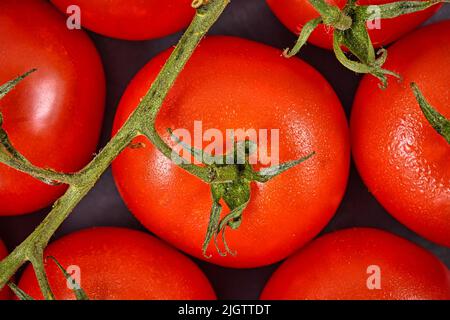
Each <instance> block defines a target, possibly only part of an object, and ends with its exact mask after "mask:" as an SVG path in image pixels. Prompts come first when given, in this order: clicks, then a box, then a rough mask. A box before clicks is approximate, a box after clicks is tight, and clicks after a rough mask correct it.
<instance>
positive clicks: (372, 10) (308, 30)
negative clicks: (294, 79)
mask: <svg viewBox="0 0 450 320" xmlns="http://www.w3.org/2000/svg"><path fill="white" fill-rule="evenodd" d="M308 1H309V2H310V3H311V5H312V6H313V7H314V8H315V9H316V10H317V12H318V13H319V14H320V18H316V19H313V20H310V21H309V22H307V23H306V24H305V25H304V26H303V28H302V31H301V32H300V35H299V38H298V40H297V43H296V44H295V46H294V48H293V49H292V50H289V49H286V50H285V51H284V55H285V56H286V57H288V58H290V57H292V56H293V55H295V54H297V53H298V52H299V51H300V49H301V48H302V47H303V45H304V44H305V43H306V41H307V40H308V38H309V36H310V35H311V34H312V32H313V31H314V29H315V28H316V27H317V26H318V25H319V24H321V23H322V24H323V25H326V26H329V27H332V28H333V29H334V30H333V39H334V40H333V50H334V52H335V55H336V58H337V59H338V61H339V62H340V63H341V64H342V65H344V66H345V67H346V68H348V69H350V70H352V71H354V72H357V73H368V74H371V75H373V76H375V77H377V78H378V79H379V80H380V81H381V85H380V87H381V88H385V87H386V86H387V82H388V81H387V80H388V79H387V76H388V75H390V76H393V77H396V78H400V76H399V75H397V74H396V73H395V72H392V71H390V70H386V69H383V64H384V61H385V56H386V54H384V56H380V57H377V56H376V55H375V49H374V47H373V44H372V41H371V39H370V36H369V32H368V30H367V22H368V21H371V20H374V18H379V19H389V18H395V17H399V16H402V15H405V14H410V13H414V12H419V11H423V10H426V9H428V8H430V7H432V6H434V5H437V4H439V3H444V2H449V1H450V0H431V1H400V2H392V3H387V4H383V5H371V6H360V5H358V4H357V3H356V1H355V0H348V2H347V4H346V6H345V7H344V9H342V10H341V9H340V8H338V7H337V6H334V5H331V4H328V3H327V2H325V0H308ZM374 15H375V16H374ZM344 47H345V48H346V49H347V50H348V51H349V52H350V53H352V54H353V56H354V57H356V61H355V60H351V59H350V58H349V57H347V55H346V53H345V52H344V51H343V49H342V48H344Z"/></svg>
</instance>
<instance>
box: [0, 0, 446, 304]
mask: <svg viewBox="0 0 450 320" xmlns="http://www.w3.org/2000/svg"><path fill="white" fill-rule="evenodd" d="M449 18H450V5H446V6H444V8H443V9H441V11H439V12H438V13H437V14H436V15H435V16H434V17H433V18H432V19H431V20H430V21H429V22H427V23H430V22H434V21H438V20H443V19H449ZM210 33H211V34H220V35H233V36H239V37H242V38H246V39H251V40H255V41H258V42H262V43H265V44H268V45H271V46H274V47H277V48H280V49H284V48H287V47H291V46H292V45H293V44H294V42H295V40H296V37H295V36H294V35H293V34H292V33H290V32H289V31H288V30H287V29H286V28H285V27H284V26H283V25H282V24H281V23H280V22H279V21H278V20H277V19H276V18H275V16H274V15H273V14H272V13H271V11H270V10H269V8H268V7H267V5H266V3H265V1H264V0H233V1H232V3H231V5H230V6H229V7H228V9H227V10H226V11H225V13H224V14H223V16H222V17H221V18H220V20H219V21H218V22H217V23H216V24H215V25H214V27H213V28H212V30H211V32H210ZM90 35H91V37H92V39H93V40H94V42H95V44H96V46H97V48H98V50H99V52H100V54H101V56H102V59H103V63H104V67H105V72H106V77H107V86H108V95H107V105H106V115H105V122H104V127H103V132H102V138H101V145H102V146H103V145H104V144H105V143H106V142H107V141H108V140H109V137H110V132H111V126H112V122H113V118H114V113H115V110H116V106H117V104H118V102H119V100H120V97H121V96H122V94H123V92H124V90H125V88H126V86H127V84H128V83H129V81H130V80H131V79H132V77H133V76H134V75H135V74H136V73H137V71H138V70H140V69H141V68H142V67H143V66H144V65H145V64H146V63H147V62H148V61H149V60H150V59H151V58H152V57H154V56H155V55H156V54H158V53H159V52H161V51H163V50H165V49H167V48H169V47H170V46H172V45H174V44H176V42H177V40H178V39H179V37H180V36H181V33H178V34H175V35H172V36H169V37H166V38H163V39H158V40H150V41H139V42H128V41H121V40H114V39H110V38H106V37H102V36H99V35H97V34H94V33H90ZM300 56H301V57H302V58H303V59H304V60H306V61H307V62H308V63H310V64H311V65H313V66H314V67H315V68H316V69H318V70H319V71H320V72H321V73H322V74H323V75H324V76H325V78H326V79H328V81H329V82H330V83H331V85H332V86H333V87H334V89H335V90H336V92H337V94H338V96H339V97H340V99H341V101H342V104H343V105H344V108H345V110H346V113H347V115H349V114H350V110H351V106H352V101H353V96H354V94H355V91H356V88H357V86H358V82H359V79H360V77H359V76H357V75H356V74H354V73H353V72H351V71H348V70H346V69H345V68H344V67H342V66H341V65H340V64H339V63H338V62H337V60H336V59H335V57H334V55H333V54H332V53H331V52H328V51H326V50H323V49H319V48H316V47H314V46H312V45H308V46H306V47H305V48H304V50H303V51H302V53H301V54H300ZM47 212H48V209H47V210H43V211H41V212H37V213H35V214H31V215H26V216H22V217H11V218H10V217H3V218H0V238H2V239H3V240H4V241H5V243H6V245H7V246H8V247H9V249H12V248H14V247H15V246H16V245H18V244H19V243H20V242H21V241H22V240H24V239H25V237H26V236H27V235H29V234H30V233H31V232H32V231H33V230H34V228H35V227H36V226H37V225H38V224H39V222H40V221H41V220H42V219H43V217H44V216H45V215H46V213H47ZM92 226H122V227H128V228H133V229H139V230H145V229H143V227H142V226H141V225H140V224H139V222H138V221H137V220H136V219H135V218H134V217H133V215H132V214H131V213H130V212H129V211H128V210H127V208H126V207H125V205H124V203H123V202H122V200H121V198H120V196H119V194H118V192H117V190H116V187H115V185H114V181H113V178H112V175H111V172H110V171H108V172H107V173H106V174H105V175H103V177H102V178H101V179H100V181H99V182H98V184H97V186H96V187H95V188H94V189H93V190H92V191H91V193H90V194H89V195H88V196H87V197H86V198H85V199H84V200H83V201H82V202H81V203H80V204H79V205H78V207H77V208H76V209H75V211H74V212H73V213H72V215H71V216H70V217H69V218H68V219H67V221H65V222H64V224H63V225H62V227H61V228H60V230H59V231H58V232H57V233H56V235H55V238H59V237H61V236H63V235H65V234H68V233H70V232H73V231H76V230H79V229H83V228H87V227H92ZM354 226H370V227H378V228H382V229H384V230H388V231H391V232H393V233H395V234H398V235H400V236H403V237H405V238H407V239H409V240H411V241H413V242H415V243H418V244H419V245H421V246H423V247H425V248H426V249H428V250H430V251H432V252H433V253H434V254H435V255H436V256H438V257H439V258H440V259H441V260H442V261H443V262H444V263H446V265H447V266H449V267H450V249H449V248H445V247H441V246H438V245H435V244H433V243H431V242H429V241H427V240H424V239H423V238H421V237H419V236H418V235H416V234H415V233H413V232H412V231H410V230H408V229H407V228H405V227H404V226H402V225H401V224H400V223H398V222H397V221H396V220H394V219H393V218H392V217H391V216H390V215H389V214H388V213H386V211H385V210H384V209H383V208H382V207H381V206H380V204H378V203H377V201H376V200H375V198H374V197H373V196H372V195H371V194H370V193H369V192H368V190H367V188H366V187H365V186H364V184H363V183H362V181H361V179H360V177H359V176H358V174H357V172H356V170H355V168H354V166H352V170H351V175H350V181H349V185H348V188H347V192H346V195H345V198H344V200H343V202H342V204H341V206H340V208H339V210H338V211H337V213H336V216H335V217H334V218H333V220H332V221H331V222H330V223H329V224H328V226H327V227H326V229H325V230H324V231H323V233H326V232H330V231H334V230H339V229H343V228H347V227H354ZM196 262H197V263H198V264H199V266H200V267H201V268H202V269H203V271H204V272H205V273H206V275H207V276H208V278H209V279H210V280H211V282H212V284H213V286H214V288H215V290H216V292H217V295H218V297H219V298H220V299H256V298H258V296H259V294H260V292H261V290H262V288H263V286H264V284H265V283H266V281H267V279H268V277H269V276H270V275H271V274H272V273H273V271H274V270H275V269H276V267H277V266H278V265H279V264H276V265H272V266H268V267H264V268H259V269H250V270H234V269H226V268H222V267H218V266H215V265H211V264H209V263H206V262H203V261H198V260H196Z"/></svg>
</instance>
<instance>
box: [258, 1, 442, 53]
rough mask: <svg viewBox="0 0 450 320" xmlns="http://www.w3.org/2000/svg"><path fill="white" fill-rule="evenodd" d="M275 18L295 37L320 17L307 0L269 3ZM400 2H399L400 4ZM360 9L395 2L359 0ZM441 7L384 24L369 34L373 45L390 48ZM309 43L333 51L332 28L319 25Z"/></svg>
mask: <svg viewBox="0 0 450 320" xmlns="http://www.w3.org/2000/svg"><path fill="white" fill-rule="evenodd" d="M266 1H267V3H268V5H269V7H270V8H271V9H272V11H273V12H274V14H275V15H276V16H277V17H278V18H279V19H280V20H281V22H282V23H283V24H284V25H285V26H286V27H287V28H289V29H290V30H291V31H292V32H294V33H295V34H297V35H298V34H300V31H301V29H302V26H303V25H304V24H305V23H307V22H308V21H310V20H312V19H315V18H318V17H319V16H320V15H319V13H318V12H317V11H316V9H315V8H314V7H313V6H312V5H311V4H310V2H309V1H308V0H283V1H282V0H266ZM397 1H399V0H397ZM326 2H327V3H330V4H333V5H335V6H338V7H339V8H343V7H344V6H345V5H346V4H347V2H348V1H347V0H326ZM356 2H357V3H358V4H359V5H366V6H368V5H381V4H385V3H392V2H396V0H358V1H356ZM440 7H441V6H440V5H436V6H433V7H431V8H428V9H427V10H424V11H421V12H416V13H413V14H408V15H404V16H401V17H397V18H394V19H383V20H381V29H372V30H369V35H370V38H371V39H372V43H373V44H374V46H376V47H381V46H384V45H387V44H389V43H391V42H393V41H395V40H397V39H398V38H400V37H401V36H402V35H404V34H405V33H407V32H409V31H411V30H413V29H414V28H416V27H417V26H419V25H420V24H421V23H422V22H424V21H425V20H427V19H428V18H429V17H431V16H432V15H433V14H434V13H435V12H436V11H437V10H439V8H440ZM309 42H311V43H312V44H314V45H316V46H319V47H321V48H325V49H332V48H333V28H329V27H326V26H324V25H320V26H319V27H318V28H317V29H316V30H315V31H314V32H313V33H312V35H311V37H310V38H309Z"/></svg>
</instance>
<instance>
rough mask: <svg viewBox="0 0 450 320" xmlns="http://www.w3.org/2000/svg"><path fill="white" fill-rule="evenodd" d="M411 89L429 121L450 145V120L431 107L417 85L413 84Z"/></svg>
mask: <svg viewBox="0 0 450 320" xmlns="http://www.w3.org/2000/svg"><path fill="white" fill-rule="evenodd" d="M411 88H412V90H413V92H414V96H415V97H416V100H417V102H418V103H419V106H420V109H421V110H422V112H423V114H424V116H425V118H426V119H427V121H428V122H429V123H430V124H431V126H432V127H433V129H434V130H436V132H437V133H438V134H440V135H441V136H443V137H444V139H445V140H446V141H447V142H448V143H449V144H450V120H449V119H447V118H445V117H444V116H443V115H442V114H441V113H439V112H438V111H437V110H436V109H435V108H434V107H433V106H431V104H430V103H429V102H428V101H427V99H426V98H425V96H424V95H423V93H422V92H421V91H420V89H419V87H418V85H417V84H416V83H414V82H412V83H411Z"/></svg>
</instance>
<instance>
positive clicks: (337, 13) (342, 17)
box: [309, 0, 352, 31]
mask: <svg viewBox="0 0 450 320" xmlns="http://www.w3.org/2000/svg"><path fill="white" fill-rule="evenodd" d="M309 3H311V5H312V6H313V7H314V8H315V9H316V10H317V12H319V13H320V16H321V17H322V20H323V23H324V24H325V25H327V26H330V27H333V28H335V29H337V30H342V31H343V30H347V29H349V28H350V27H351V26H352V19H351V18H350V17H349V16H348V15H346V14H345V13H344V12H343V11H342V10H341V9H339V8H338V7H336V6H333V5H331V4H328V3H327V2H325V0H309Z"/></svg>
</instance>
